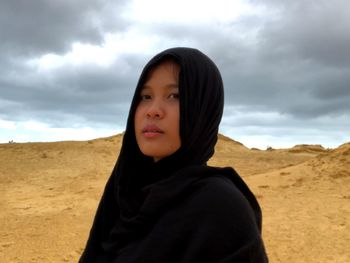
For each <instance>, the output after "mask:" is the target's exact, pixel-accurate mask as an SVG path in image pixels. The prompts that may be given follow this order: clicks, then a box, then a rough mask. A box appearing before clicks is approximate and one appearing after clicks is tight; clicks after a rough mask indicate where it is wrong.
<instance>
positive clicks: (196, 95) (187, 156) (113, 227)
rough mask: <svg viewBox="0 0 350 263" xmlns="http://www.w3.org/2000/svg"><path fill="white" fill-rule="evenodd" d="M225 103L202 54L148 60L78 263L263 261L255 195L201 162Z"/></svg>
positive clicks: (181, 52)
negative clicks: (117, 154) (116, 159)
mask: <svg viewBox="0 0 350 263" xmlns="http://www.w3.org/2000/svg"><path fill="white" fill-rule="evenodd" d="M223 103H224V94H223V84H222V79H221V76H220V73H219V71H218V69H217V67H216V66H215V64H214V63H213V62H212V61H211V60H210V59H209V58H208V57H207V56H206V55H204V54H203V53H201V52H200V51H198V50H196V49H191V48H172V49H168V50H165V51H163V52H161V53H159V54H158V55H156V56H155V57H154V58H152V59H151V61H150V62H149V63H148V64H147V65H146V66H145V68H144V70H143V72H142V74H141V76H140V79H139V82H138V84H137V87H136V91H135V95H134V98H133V100H132V103H131V108H130V112H129V117H128V121H127V127H126V131H125V134H124V138H123V144H122V148H121V151H120V155H119V158H118V161H117V163H116V165H115V168H114V170H113V172H112V175H111V177H110V178H109V180H108V182H107V185H106V188H105V191H104V194H103V196H102V199H101V201H100V204H99V207H98V210H97V213H96V216H95V220H94V223H93V226H92V229H91V232H90V236H89V239H88V242H87V245H86V248H85V251H84V252H83V254H82V256H81V258H80V261H79V262H81V263H86V262H122V263H125V262H128V263H129V262H138V263H142V262H167V263H169V262H174V263H175V262H181V263H190V262H220V263H224V262H267V261H268V260H267V257H266V253H265V249H264V245H263V241H262V239H261V211H260V207H259V205H258V203H257V201H256V199H255V197H254V195H253V194H252V193H251V192H250V190H249V189H248V187H247V186H246V184H245V183H244V182H243V181H242V179H241V178H240V177H239V175H238V174H237V173H236V172H235V171H234V170H233V169H232V168H215V167H210V166H207V165H206V163H207V161H208V160H209V158H210V157H211V156H212V155H213V153H214V146H215V144H216V141H217V135H218V128H219V123H220V120H221V117H222V113H223Z"/></svg>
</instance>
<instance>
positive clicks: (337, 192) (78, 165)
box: [0, 135, 350, 263]
mask: <svg viewBox="0 0 350 263" xmlns="http://www.w3.org/2000/svg"><path fill="white" fill-rule="evenodd" d="M120 143H121V136H120V135H118V136H114V137H110V138H102V139H97V140H92V141H85V142H57V143H26V144H18V143H13V144H0V193H1V195H0V222H1V223H0V262H4V263H7V262H45V263H47V262H77V260H78V258H79V256H80V254H81V252H82V250H83V248H84V245H85V242H86V239H87V236H88V232H89V229H90V227H91V223H92V220H93V216H94V213H95V211H96V206H97V203H98V201H99V199H100V196H101V194H102V191H103V188H104V185H105V182H106V180H107V178H108V177H109V175H110V173H111V170H112V169H113V166H114V163H115V160H116V158H117V155H118V151H119V148H120ZM210 164H211V165H215V166H233V167H235V169H236V170H237V171H238V172H239V173H240V174H241V175H242V177H243V178H244V180H245V181H246V182H247V183H248V185H249V186H250V187H251V189H252V190H253V192H254V193H255V195H256V196H257V198H258V199H259V201H260V203H261V206H262V209H263V215H264V222H263V236H264V240H265V243H266V248H267V252H268V254H269V258H270V262H283V263H291V262H293V263H295V262H298V263H299V262H305V263H306V262H308V263H309V262H341V263H349V262H350V249H349V244H350V143H347V144H344V145H342V146H340V147H339V148H337V149H333V150H326V149H323V148H322V147H321V146H317V145H298V146H295V147H293V148H291V149H283V150H275V149H270V150H268V151H261V150H256V149H247V148H246V147H244V146H243V145H242V144H240V143H238V142H235V141H233V140H230V139H229V138H226V137H224V136H221V137H220V140H219V144H218V146H217V147H216V154H215V156H214V157H213V158H212V160H211V161H210Z"/></svg>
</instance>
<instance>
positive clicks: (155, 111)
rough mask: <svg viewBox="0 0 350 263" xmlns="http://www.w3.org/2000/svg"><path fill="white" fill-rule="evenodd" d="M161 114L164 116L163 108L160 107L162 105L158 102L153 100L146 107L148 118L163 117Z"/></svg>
mask: <svg viewBox="0 0 350 263" xmlns="http://www.w3.org/2000/svg"><path fill="white" fill-rule="evenodd" d="M163 116H164V110H163V109H162V106H161V105H160V103H157V102H154V103H152V104H151V105H150V106H149V108H148V109H147V117H148V118H157V119H160V118H163Z"/></svg>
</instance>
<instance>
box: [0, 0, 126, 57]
mask: <svg viewBox="0 0 350 263" xmlns="http://www.w3.org/2000/svg"><path fill="white" fill-rule="evenodd" d="M118 2H119V3H118V4H119V5H112V3H113V1H101V0H99V1H95V0H79V1H69V0H62V1H52V0H37V1H26V0H12V1H1V2H0V39H1V42H0V47H1V49H2V50H3V51H5V52H7V53H9V54H11V55H13V54H15V55H17V56H33V55H36V54H44V53H49V52H51V53H62V52H65V51H66V50H68V49H69V48H70V45H71V43H72V42H73V41H81V42H88V43H96V44H98V43H101V41H102V40H103V34H104V33H105V32H106V31H110V30H117V29H120V28H123V27H124V26H125V23H126V22H125V21H124V20H123V19H122V18H121V17H120V16H119V11H120V10H122V8H123V6H124V2H125V1H118Z"/></svg>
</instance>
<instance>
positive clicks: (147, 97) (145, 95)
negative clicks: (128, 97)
mask: <svg viewBox="0 0 350 263" xmlns="http://www.w3.org/2000/svg"><path fill="white" fill-rule="evenodd" d="M140 98H141V100H149V99H151V96H150V95H147V94H141V96H140Z"/></svg>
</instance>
